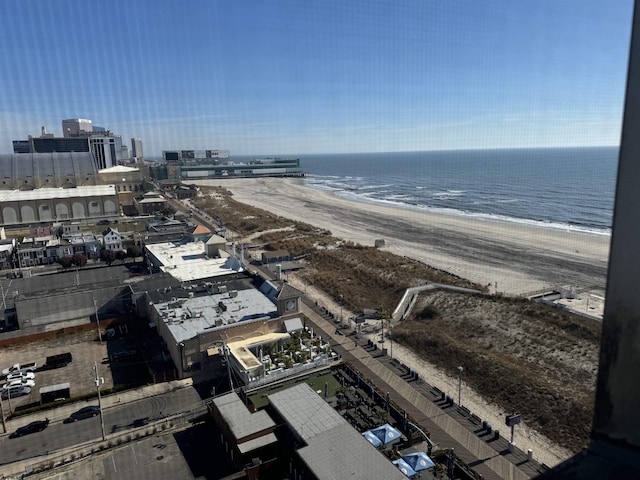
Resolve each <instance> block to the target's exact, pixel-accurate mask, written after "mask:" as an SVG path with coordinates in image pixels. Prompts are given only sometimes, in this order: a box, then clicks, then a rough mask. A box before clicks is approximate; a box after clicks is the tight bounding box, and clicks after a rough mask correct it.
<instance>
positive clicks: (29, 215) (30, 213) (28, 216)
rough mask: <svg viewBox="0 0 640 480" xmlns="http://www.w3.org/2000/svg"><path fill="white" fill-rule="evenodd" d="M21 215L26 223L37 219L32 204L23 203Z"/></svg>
mask: <svg viewBox="0 0 640 480" xmlns="http://www.w3.org/2000/svg"><path fill="white" fill-rule="evenodd" d="M20 217H21V218H22V221H23V222H25V223H27V222H35V221H36V214H35V212H34V210H33V207H32V206H31V205H22V206H21V207H20Z"/></svg>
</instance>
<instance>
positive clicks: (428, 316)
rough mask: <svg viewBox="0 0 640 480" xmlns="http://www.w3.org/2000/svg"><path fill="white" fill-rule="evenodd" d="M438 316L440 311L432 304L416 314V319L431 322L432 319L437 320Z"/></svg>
mask: <svg viewBox="0 0 640 480" xmlns="http://www.w3.org/2000/svg"><path fill="white" fill-rule="evenodd" d="M439 316H440V310H438V307H436V306H435V305H433V304H429V305H427V306H426V307H424V308H423V309H422V311H421V312H420V313H418V315H417V317H418V318H419V319H420V320H432V319H434V318H438V317H439Z"/></svg>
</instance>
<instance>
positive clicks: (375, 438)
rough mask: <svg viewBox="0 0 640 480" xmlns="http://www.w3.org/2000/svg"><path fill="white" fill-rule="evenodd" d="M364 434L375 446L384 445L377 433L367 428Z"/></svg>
mask: <svg viewBox="0 0 640 480" xmlns="http://www.w3.org/2000/svg"><path fill="white" fill-rule="evenodd" d="M362 436H363V437H364V438H366V439H367V440H368V441H369V443H370V444H371V445H373V446H374V447H379V446H380V445H382V441H381V440H380V439H379V438H378V436H377V435H375V434H374V433H373V432H371V431H370V430H367V431H366V432H364V433H363V434H362Z"/></svg>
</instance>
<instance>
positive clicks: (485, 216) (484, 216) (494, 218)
mask: <svg viewBox="0 0 640 480" xmlns="http://www.w3.org/2000/svg"><path fill="white" fill-rule="evenodd" d="M336 194H337V195H338V196H340V197H342V198H345V199H347V200H353V201H356V202H361V203H369V204H376V205H384V206H390V207H396V208H402V209H405V210H413V211H421V212H429V213H437V214H439V215H448V216H455V217H464V218H469V219H474V220H481V221H487V222H497V223H510V224H517V225H526V226H531V227H538V228H545V229H548V230H556V231H563V232H570V233H582V234H589V235H605V236H609V235H611V228H598V227H593V226H589V225H582V224H578V223H569V222H567V223H565V222H554V221H550V220H532V219H525V218H518V217H512V216H509V215H500V214H493V213H482V212H470V211H467V210H460V209H456V208H450V207H433V206H427V205H424V204H415V203H413V204H410V203H407V202H403V201H399V200H397V199H391V198H388V197H387V198H373V197H370V196H366V197H365V196H362V195H357V194H353V193H352V192H346V191H339V192H336Z"/></svg>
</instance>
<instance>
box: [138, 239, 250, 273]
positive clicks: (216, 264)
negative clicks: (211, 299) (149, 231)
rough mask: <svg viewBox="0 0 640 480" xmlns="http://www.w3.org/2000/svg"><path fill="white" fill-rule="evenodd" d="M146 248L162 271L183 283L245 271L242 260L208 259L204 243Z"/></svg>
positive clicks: (156, 244) (233, 258)
mask: <svg viewBox="0 0 640 480" xmlns="http://www.w3.org/2000/svg"><path fill="white" fill-rule="evenodd" d="M145 248H146V249H147V251H148V252H149V253H150V254H151V255H153V256H154V257H155V258H156V260H157V261H158V262H159V263H160V264H161V267H160V270H162V271H163V272H167V273H169V274H170V275H171V276H172V277H174V278H175V279H176V280H179V281H181V282H190V281H193V280H201V279H205V278H211V277H218V276H222V275H230V274H233V273H238V272H242V271H244V267H243V265H242V263H241V262H240V259H238V258H236V257H233V256H228V257H223V258H209V257H207V256H206V255H205V253H204V252H205V246H204V243H203V242H190V243H185V244H178V245H177V244H174V243H154V244H151V245H149V244H147V245H146V247H145Z"/></svg>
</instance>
